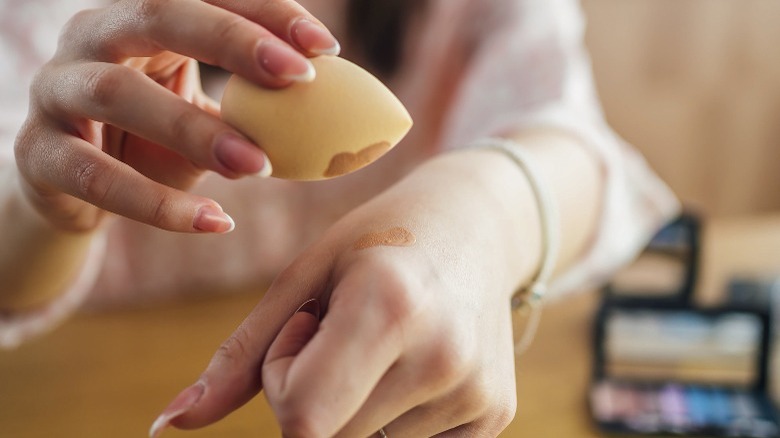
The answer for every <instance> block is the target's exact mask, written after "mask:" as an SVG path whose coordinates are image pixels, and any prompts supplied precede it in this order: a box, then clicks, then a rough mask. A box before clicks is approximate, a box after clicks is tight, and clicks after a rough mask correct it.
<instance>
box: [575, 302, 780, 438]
mask: <svg viewBox="0 0 780 438" xmlns="http://www.w3.org/2000/svg"><path fill="white" fill-rule="evenodd" d="M769 324H770V319H769V315H768V312H764V311H761V310H756V309H753V308H750V309H748V308H744V309H743V308H739V309H738V308H728V309H693V308H679V307H673V306H669V305H666V304H660V305H658V306H655V307H654V306H652V305H649V304H648V303H647V302H645V303H642V305H641V306H640V305H637V304H627V303H620V304H617V303H614V302H610V301H605V302H604V303H603V305H602V307H601V309H600V310H599V314H598V318H597V322H596V330H595V337H594V341H595V362H594V378H593V383H592V385H591V388H590V394H589V404H590V411H591V415H592V416H593V418H594V419H595V421H596V423H597V424H598V426H599V427H600V428H601V429H602V430H604V431H605V432H613V433H620V434H633V435H680V436H710V437H746V438H747V437H750V438H772V437H780V423H779V422H778V416H777V411H776V409H775V406H774V405H773V403H772V401H771V399H770V397H769V395H768V392H767V360H768V358H769V352H768V348H769V338H770V335H771V333H770V331H769V329H770V327H769Z"/></svg>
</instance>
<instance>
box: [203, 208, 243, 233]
mask: <svg viewBox="0 0 780 438" xmlns="http://www.w3.org/2000/svg"><path fill="white" fill-rule="evenodd" d="M192 227H193V228H195V229H196V230H198V231H205V232H207V233H219V234H224V233H229V232H231V231H233V229H235V228H236V223H235V222H234V221H233V218H232V217H230V216H229V215H228V214H227V213H225V212H224V211H222V210H220V209H219V208H218V207H215V206H213V205H204V206H203V207H201V208H199V209H198V212H197V213H195V219H193V220H192Z"/></svg>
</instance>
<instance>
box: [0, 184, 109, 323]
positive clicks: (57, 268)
mask: <svg viewBox="0 0 780 438" xmlns="http://www.w3.org/2000/svg"><path fill="white" fill-rule="evenodd" d="M0 178H1V179H2V180H3V183H2V185H0V224H3V233H1V234H0V285H2V286H1V287H0V311H19V310H25V309H30V308H34V307H37V306H40V305H42V304H45V303H46V302H47V301H49V300H51V299H52V298H54V297H55V296H56V295H57V294H59V293H61V292H62V291H63V290H64V288H65V287H67V285H68V283H69V282H70V281H72V280H73V278H74V277H75V275H76V274H77V272H78V271H79V269H80V268H81V266H82V264H83V261H84V258H85V256H86V253H87V251H88V248H89V246H90V243H91V241H92V238H93V234H94V233H92V232H84V233H72V232H64V231H58V230H56V229H55V228H54V227H52V226H51V225H50V224H48V223H47V222H46V221H45V220H44V219H43V218H42V217H41V216H40V215H39V214H38V213H37V212H36V211H35V210H34V209H33V207H32V206H31V205H30V204H29V202H28V201H27V200H26V199H25V198H24V196H23V194H22V192H21V188H20V185H19V180H18V175H17V174H16V169H15V168H5V169H0Z"/></svg>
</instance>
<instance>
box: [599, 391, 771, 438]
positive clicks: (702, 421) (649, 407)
mask: <svg viewBox="0 0 780 438" xmlns="http://www.w3.org/2000/svg"><path fill="white" fill-rule="evenodd" d="M590 405H591V411H592V414H593V417H594V418H595V419H596V421H597V422H598V423H599V425H600V426H601V428H602V429H604V430H606V431H610V432H615V433H636V434H674V435H695V436H723V437H750V438H773V437H779V436H780V429H779V428H778V423H777V419H776V418H775V411H774V408H773V407H772V404H771V402H770V401H769V400H768V399H766V398H765V397H763V396H762V395H761V394H759V393H756V392H753V391H749V390H744V389H740V388H726V387H718V386H713V385H691V384H680V383H647V382H630V381H620V380H612V379H604V380H601V381H599V382H596V383H595V384H594V385H593V386H592V388H591V392H590Z"/></svg>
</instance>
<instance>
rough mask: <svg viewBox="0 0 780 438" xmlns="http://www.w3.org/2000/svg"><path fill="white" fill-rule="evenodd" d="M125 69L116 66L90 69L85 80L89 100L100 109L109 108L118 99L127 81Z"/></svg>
mask: <svg viewBox="0 0 780 438" xmlns="http://www.w3.org/2000/svg"><path fill="white" fill-rule="evenodd" d="M126 74H127V72H126V71H125V69H124V68H122V67H120V66H116V65H108V66H105V67H100V68H94V69H90V70H89V72H88V73H87V74H86V77H85V79H84V88H85V90H84V92H85V94H86V97H87V99H89V100H90V101H91V102H92V103H93V104H95V105H97V106H98V107H99V108H103V109H105V108H109V107H111V106H112V104H113V103H114V102H115V101H116V99H117V90H118V88H119V87H120V86H121V85H122V83H123V82H124V81H125V80H126V79H127V76H126Z"/></svg>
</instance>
